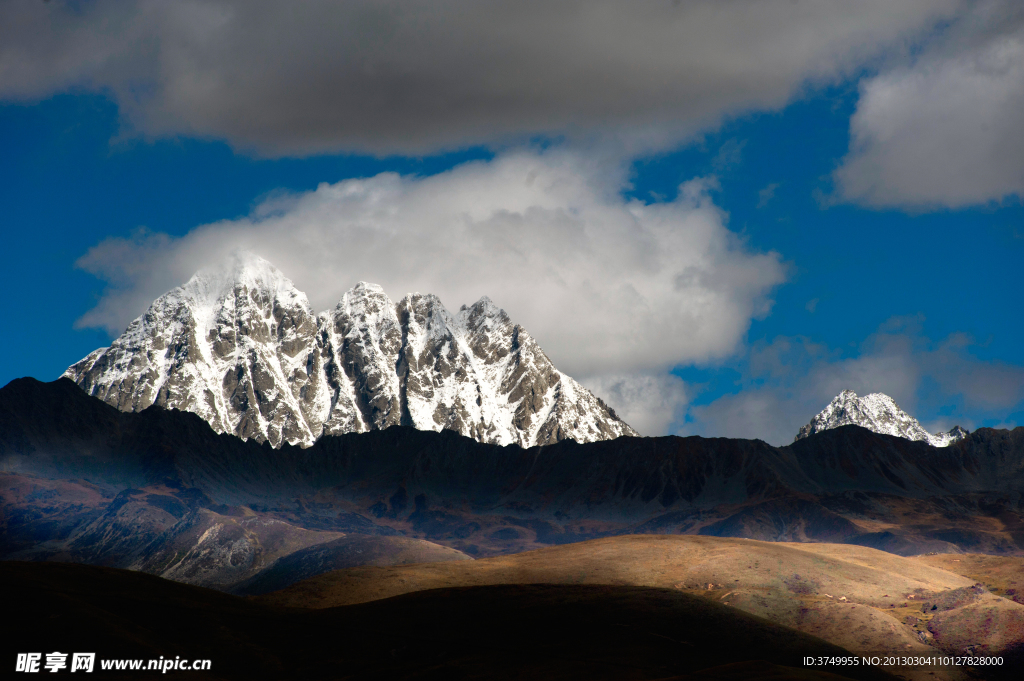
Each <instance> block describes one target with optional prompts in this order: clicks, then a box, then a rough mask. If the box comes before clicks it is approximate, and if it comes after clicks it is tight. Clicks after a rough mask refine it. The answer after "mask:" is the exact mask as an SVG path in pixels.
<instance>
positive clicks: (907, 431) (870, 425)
mask: <svg viewBox="0 0 1024 681" xmlns="http://www.w3.org/2000/svg"><path fill="white" fill-rule="evenodd" d="M848 425H854V426H862V427H864V428H867V429H868V430H871V431H874V432H876V433H882V434H884V435H895V436H896V437H902V438H906V439H908V440H918V441H921V442H927V443H928V444H930V445H932V446H933V447H945V446H947V445H950V444H952V443H954V442H957V441H959V440H962V439H964V438H965V437H967V435H968V432H967V431H966V430H964V429H963V428H961V427H960V426H953V428H951V429H950V430H949V431H948V432H946V433H929V432H928V431H926V430H925V429H924V428H923V427H922V426H921V424H920V423H918V422H917V419H915V418H914V417H913V416H911V415H910V414H908V413H907V412H905V411H903V410H902V409H900V408H899V407H898V406H897V405H896V402H895V401H893V399H892V398H891V397H889V396H888V395H884V394H882V393H872V394H870V395H865V396H864V397H858V396H857V393H855V392H853V391H852V390H844V391H843V392H841V393H839V394H838V395H837V396H836V397H835V399H833V400H832V401H831V402H829V403H828V406H826V407H825V408H824V409H823V410H822V411H821V413H820V414H818V415H817V416H815V417H814V418H813V419H811V422H810V423H808V424H807V425H806V426H804V427H803V428H801V429H800V432H799V433H797V436H796V438H794V441H796V440H800V439H802V438H805V437H807V436H809V435H813V434H814V433H820V432H821V431H823V430H829V429H831V428H838V427H839V426H848Z"/></svg>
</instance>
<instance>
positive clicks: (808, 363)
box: [685, 318, 1024, 445]
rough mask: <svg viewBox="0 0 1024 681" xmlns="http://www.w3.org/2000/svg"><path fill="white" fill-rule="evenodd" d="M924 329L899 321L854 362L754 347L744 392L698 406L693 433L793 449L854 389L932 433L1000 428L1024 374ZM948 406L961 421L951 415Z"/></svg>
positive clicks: (834, 355) (787, 341)
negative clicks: (978, 422) (978, 423)
mask: <svg viewBox="0 0 1024 681" xmlns="http://www.w3.org/2000/svg"><path fill="white" fill-rule="evenodd" d="M920 321H921V320H920V319H919V318H894V319H892V320H890V321H889V322H888V323H886V324H885V325H883V326H882V328H880V329H879V330H878V331H877V332H876V333H874V334H872V335H871V336H869V337H868V338H867V339H865V340H864V342H863V343H861V346H860V348H859V354H858V355H857V356H855V357H843V356H842V355H841V353H840V352H839V351H837V350H834V349H830V348H828V347H826V346H824V345H822V344H817V343H813V342H811V341H809V340H808V339H806V338H802V337H779V338H776V339H775V340H774V341H772V342H771V343H768V344H762V345H758V346H755V347H754V348H753V349H752V350H751V352H750V355H749V367H748V369H747V371H746V375H745V376H744V380H743V388H744V389H743V390H742V391H741V392H739V393H737V394H734V395H726V396H724V397H720V398H718V399H717V400H715V401H713V402H711V403H710V404H708V405H703V406H698V407H691V408H690V412H689V414H690V418H691V419H692V422H691V423H689V424H687V426H686V429H685V430H686V432H688V433H691V432H692V433H695V434H700V435H708V436H726V437H745V438H760V439H762V440H765V441H766V442H769V443H770V444H774V445H785V444H789V443H790V442H792V441H793V438H794V437H795V436H796V433H797V431H798V430H799V429H800V427H801V426H803V425H806V424H807V423H808V422H809V421H810V420H811V418H812V417H813V416H814V415H815V414H817V413H818V412H820V411H821V410H822V409H823V408H824V407H825V405H826V404H828V402H829V401H830V400H831V399H832V398H833V397H835V396H836V395H838V394H839V392H840V391H842V390H843V389H846V388H849V389H851V390H853V391H854V392H856V393H857V394H858V395H864V394H867V393H872V392H881V393H885V394H887V395H889V396H890V397H892V398H893V399H894V400H895V401H896V403H897V404H898V405H899V406H900V407H901V408H903V410H904V411H906V412H908V413H909V414H910V415H911V416H915V417H916V418H918V419H919V420H922V421H923V422H924V423H926V424H927V427H928V428H929V429H931V432H937V431H939V430H948V429H949V428H950V427H952V426H953V425H961V426H963V427H965V428H968V429H971V428H973V427H974V420H973V419H974V417H978V418H997V419H998V418H1002V417H1003V416H1004V415H1005V414H1007V413H1008V412H1011V411H1013V410H1014V409H1017V408H1019V407H1020V406H1021V402H1022V400H1024V367H1021V366H1016V365H1008V364H1005V363H1003V362H994V361H985V360H981V359H979V358H978V357H976V356H975V355H974V354H972V352H971V347H972V346H973V345H974V343H973V341H972V340H971V339H970V338H969V337H967V336H965V335H963V334H953V335H951V336H949V337H948V338H946V339H944V340H942V341H940V342H937V343H936V342H932V341H930V340H928V339H927V338H925V337H924V336H923V335H921V328H920ZM949 405H954V406H955V407H956V408H957V409H959V410H960V411H959V413H957V412H956V411H954V413H947V412H948V407H949ZM969 415H970V416H969Z"/></svg>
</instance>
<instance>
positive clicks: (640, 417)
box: [582, 374, 689, 435]
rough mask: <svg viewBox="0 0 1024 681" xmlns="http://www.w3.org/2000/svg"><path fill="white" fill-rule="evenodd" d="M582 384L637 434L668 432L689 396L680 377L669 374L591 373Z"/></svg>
mask: <svg viewBox="0 0 1024 681" xmlns="http://www.w3.org/2000/svg"><path fill="white" fill-rule="evenodd" d="M582 383H583V384H584V385H585V386H586V387H587V388H589V389H590V390H591V391H592V392H593V393H594V394H595V395H599V396H600V397H601V399H603V400H604V401H605V402H606V403H607V404H608V405H609V406H611V407H612V408H613V409H614V410H615V412H616V413H617V414H618V415H619V418H621V419H622V420H624V421H625V422H626V423H628V424H629V425H631V426H633V428H635V429H636V430H637V432H639V433H640V434H641V435H664V434H665V433H667V432H669V427H670V426H671V425H672V424H673V422H675V421H677V420H679V419H681V418H682V417H683V415H684V413H685V411H686V403H687V401H688V397H689V396H688V395H687V390H686V385H685V384H684V383H683V381H682V379H680V378H679V377H678V376H674V375H672V374H658V375H650V374H627V375H621V374H620V375H608V376H595V377H593V378H584V379H583V380H582Z"/></svg>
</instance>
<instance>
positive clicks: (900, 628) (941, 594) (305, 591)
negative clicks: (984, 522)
mask: <svg viewBox="0 0 1024 681" xmlns="http://www.w3.org/2000/svg"><path fill="white" fill-rule="evenodd" d="M532 583H556V584H614V585H635V586H647V587H661V588H670V589H673V590H675V591H677V592H680V593H685V594H690V595H693V596H698V597H700V598H702V599H704V600H706V601H708V602H713V603H720V604H724V605H729V606H730V607H733V608H736V609H738V610H741V611H745V612H748V613H751V614H754V615H758V616H760V617H764V618H766V619H768V620H771V621H773V622H776V623H778V624H782V625H784V626H787V627H792V628H795V629H798V630H800V631H803V632H805V633H808V634H811V635H814V636H817V637H820V638H823V639H825V640H828V641H830V642H831V643H834V644H836V645H840V646H842V647H844V648H846V649H848V650H851V651H853V652H855V653H857V654H859V655H899V656H903V655H923V656H928V655H936V654H939V653H940V652H944V653H946V654H962V653H963V649H964V648H965V647H967V646H971V647H972V650H973V651H974V652H975V653H976V654H979V655H981V654H985V655H994V654H1001V653H1003V652H1008V653H1013V648H1014V646H1015V645H1017V644H1019V643H1021V642H1024V632H1022V631H1019V630H1018V629H1019V626H1018V625H1017V624H1016V623H1017V622H1018V621H1024V619H1022V618H1024V607H1022V606H1021V605H1019V604H1017V603H1013V602H1012V601H1009V600H1007V599H1005V598H1000V597H998V596H996V595H993V594H990V593H988V592H986V591H985V590H984V589H976V588H975V586H974V582H973V581H972V580H970V579H967V578H965V577H963V576H961V575H957V574H954V573H952V572H949V571H947V570H942V569H939V568H936V567H933V566H931V565H928V564H925V563H923V562H920V561H915V560H911V559H909V558H903V557H900V556H895V555H893V554H889V553H885V552H882V551H877V550H875V549H870V548H865V547H861V546H851V545H845V544H822V543H772V542H759V541H753V540H744V539H722V538H716V537H701V536H666V535H647V536H644V535H633V536H621V537H611V538H607V539H598V540H593V541H589V542H583V543H580V544H570V545H564V546H558V547H551V548H546V549H540V550H537V551H530V552H527V553H522V554H515V555H510V556H499V557H493V558H486V559H480V560H476V561H471V562H469V561H467V562H461V563H445V564H426V565H406V566H395V567H386V568H370V567H361V568H352V569H348V570H339V571H337V572H332V573H327V574H323V575H320V576H319V577H316V578H313V579H309V580H306V581H303V582H299V583H297V584H294V585H292V586H291V587H289V588H287V589H284V590H282V591H279V592H276V593H272V594H267V595H266V596H262V597H260V598H259V599H258V600H259V601H260V602H263V603H267V604H274V605H290V606H302V607H312V608H328V607H332V606H336V605H340V604H347V603H359V602H365V601H371V600H374V599H380V598H387V597H392V596H395V595H398V594H403V593H409V592H413V591H420V590H428V589H436V588H452V587H463V586H483V585H494V584H532ZM932 605H935V606H936V608H935V610H933V609H932V607H931V606H932ZM933 621H934V624H933ZM987 621H991V622H996V623H997V625H996V626H997V628H998V627H1000V626H1001V627H1002V628H1003V631H1004V635H999V633H998V632H993V631H991V629H992V627H991V626H986V624H985V623H986V622H987ZM999 623H1001V624H999ZM1004 625H1005V626H1004ZM928 671H930V670H923V671H921V672H920V674H919V676H921V678H924V676H927V672H928ZM944 678H956V676H955V674H954V675H953V676H948V675H946V676H944Z"/></svg>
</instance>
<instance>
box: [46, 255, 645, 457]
mask: <svg viewBox="0 0 1024 681" xmlns="http://www.w3.org/2000/svg"><path fill="white" fill-rule="evenodd" d="M64 375H65V376H67V377H69V378H71V379H72V380H74V381H75V382H77V383H78V384H79V385H80V386H81V387H82V388H83V389H85V390H86V391H87V392H89V393H90V394H91V395H94V396H96V397H99V398H100V399H103V400H104V401H106V402H108V403H110V404H112V405H114V406H116V407H118V408H119V409H122V410H125V411H139V410H142V409H145V408H146V407H148V406H150V405H154V404H155V405H159V406H162V407H169V408H176V409H182V410H185V411H191V412H193V413H196V414H198V415H199V416H201V417H203V418H204V419H205V420H206V421H207V422H209V423H210V425H211V426H213V428H214V429H215V430H217V431H219V432H225V433H234V434H235V435H238V436H240V437H243V438H254V439H256V440H259V441H269V442H270V443H271V444H273V445H274V446H279V445H280V444H282V443H284V442H288V443H292V444H299V445H304V446H308V445H310V444H312V443H313V442H314V441H316V439H317V438H319V437H320V436H321V435H324V434H331V435H335V434H341V433H348V432H365V431H367V430H375V429H381V428H387V427H388V426H392V425H410V426H415V427H416V428H420V429H423V430H435V431H439V430H442V429H449V430H454V431H457V432H459V433H461V434H463V435H466V436H469V437H473V438H475V439H477V440H480V441H481V442H492V443H496V444H518V445H520V446H524V447H529V446H533V445H536V444H547V443H551V442H556V441H558V440H562V439H566V438H571V439H574V440H577V441H579V442H590V441H594V440H602V439H610V438H615V437H618V436H621V435H636V432H635V431H634V430H633V429H632V428H630V427H629V426H628V425H627V424H625V423H624V422H622V420H621V419H619V418H618V417H617V416H616V415H615V413H614V412H613V411H612V410H611V409H609V408H608V407H607V406H606V405H605V404H604V403H603V402H602V401H601V400H600V399H598V398H597V397H595V396H594V395H593V394H591V393H590V392H589V391H588V390H586V389H585V388H583V387H582V386H581V385H579V384H578V383H577V382H576V381H574V380H573V379H572V378H570V377H568V376H566V375H565V374H563V373H561V372H560V371H558V370H557V369H556V368H555V367H554V366H553V365H552V364H551V361H550V360H549V359H548V357H547V355H545V354H544V352H543V350H541V349H540V347H539V346H538V345H537V343H536V341H534V340H533V338H531V337H530V335H529V334H528V333H527V332H526V330H525V329H523V328H522V327H521V326H519V325H517V324H514V323H512V321H511V320H510V319H509V317H508V315H507V314H506V313H505V312H504V310H502V309H500V308H499V307H497V306H496V305H494V303H492V302H491V301H490V300H489V299H487V298H482V299H480V300H479V301H477V302H476V303H475V304H474V305H472V306H469V307H467V306H463V307H462V308H461V309H460V310H459V312H458V313H457V314H455V315H452V314H451V313H450V312H449V311H448V310H447V309H446V308H445V307H444V305H443V304H442V303H441V301H440V300H439V299H438V298H437V297H436V296H434V295H429V294H427V295H421V294H419V293H413V294H409V295H407V296H406V297H405V298H403V299H402V300H400V301H399V302H398V303H395V302H393V301H392V300H391V299H390V298H389V297H388V296H387V294H386V293H385V292H384V290H383V289H382V288H381V287H380V286H377V285H375V284H369V283H366V282H360V283H358V284H356V285H355V286H354V287H353V288H352V289H351V290H349V291H348V292H347V293H345V295H344V296H343V297H342V299H341V301H340V302H339V303H338V304H337V305H336V306H335V307H334V308H333V309H330V310H327V311H325V312H322V313H320V314H319V315H315V314H313V312H312V309H311V308H310V305H309V302H308V300H307V299H306V296H305V294H303V293H302V292H301V291H299V290H298V289H296V288H295V286H294V285H293V284H292V282H291V281H289V280H288V279H287V278H286V277H285V276H284V275H283V274H281V272H280V271H278V270H277V269H276V268H274V266H273V265H271V264H270V263H269V262H267V261H266V260H263V259H262V258H259V257H258V256H255V255H251V254H245V253H242V254H237V255H235V256H232V258H230V259H229V260H228V261H227V262H226V263H225V264H224V266H223V267H221V268H219V269H217V270H213V271H202V272H199V273H197V274H196V275H195V276H193V277H192V278H191V279H190V280H189V281H188V282H187V283H186V284H185V285H183V286H181V287H179V288H177V289H174V290H172V291H170V292H168V293H166V294H164V295H163V296H161V297H160V298H158V299H157V300H156V301H154V303H153V305H151V306H150V308H149V310H147V311H146V313H145V314H143V315H142V316H141V317H139V318H138V319H136V320H135V321H133V322H132V323H131V324H130V325H129V327H128V329H127V330H126V331H125V333H124V334H122V335H121V336H120V337H119V338H118V339H117V340H115V341H114V343H112V344H111V346H110V347H109V348H100V349H99V350H96V351H95V352H93V353H91V354H90V355H89V356H88V357H86V358H85V359H83V360H82V361H80V362H78V363H77V364H74V365H72V366H71V367H70V368H69V369H68V370H67V371H66V372H65V374H64Z"/></svg>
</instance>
